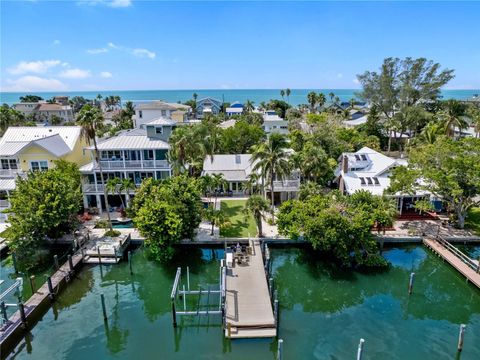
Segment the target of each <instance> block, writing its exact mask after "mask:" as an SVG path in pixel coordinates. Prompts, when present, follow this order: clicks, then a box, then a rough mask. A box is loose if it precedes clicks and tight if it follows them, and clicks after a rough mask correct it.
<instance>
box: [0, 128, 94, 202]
mask: <svg viewBox="0 0 480 360" xmlns="http://www.w3.org/2000/svg"><path fill="white" fill-rule="evenodd" d="M80 134H81V128H80V127H79V126H41V127H40V126H28V127H22V126H19V127H9V128H8V129H7V131H6V132H5V134H4V135H3V137H2V138H1V139H0V162H1V165H0V166H1V169H0V199H1V201H0V207H1V208H3V209H5V208H8V207H9V203H8V196H9V195H10V191H12V190H14V189H15V179H16V177H17V176H24V175H25V173H26V172H28V171H31V170H33V171H37V170H46V169H49V168H51V167H53V166H55V160H59V159H64V160H67V161H71V162H74V163H76V164H78V165H79V166H81V165H83V164H86V163H87V162H88V161H89V156H87V155H85V154H84V152H83V148H84V147H85V146H86V142H85V141H84V140H83V138H82V137H81V136H80Z"/></svg>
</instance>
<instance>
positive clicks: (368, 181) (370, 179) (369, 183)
mask: <svg viewBox="0 0 480 360" xmlns="http://www.w3.org/2000/svg"><path fill="white" fill-rule="evenodd" d="M366 179H367V183H368V185H373V182H372V178H369V177H367V178H366Z"/></svg>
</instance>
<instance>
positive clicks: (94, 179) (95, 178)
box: [93, 169, 98, 191]
mask: <svg viewBox="0 0 480 360" xmlns="http://www.w3.org/2000/svg"><path fill="white" fill-rule="evenodd" d="M93 181H94V182H95V191H98V188H97V173H96V172H95V169H94V170H93Z"/></svg>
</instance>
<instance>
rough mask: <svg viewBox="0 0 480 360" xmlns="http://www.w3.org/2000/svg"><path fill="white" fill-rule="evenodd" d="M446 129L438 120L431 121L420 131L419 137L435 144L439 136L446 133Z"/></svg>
mask: <svg viewBox="0 0 480 360" xmlns="http://www.w3.org/2000/svg"><path fill="white" fill-rule="evenodd" d="M444 132H445V130H444V127H443V126H442V124H440V123H438V122H430V123H428V124H427V126H425V127H424V128H423V130H422V132H421V133H420V136H419V139H420V140H421V141H423V142H424V143H426V144H434V143H435V141H437V138H438V136H440V135H442V134H444Z"/></svg>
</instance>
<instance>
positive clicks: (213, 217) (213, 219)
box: [204, 205, 229, 236]
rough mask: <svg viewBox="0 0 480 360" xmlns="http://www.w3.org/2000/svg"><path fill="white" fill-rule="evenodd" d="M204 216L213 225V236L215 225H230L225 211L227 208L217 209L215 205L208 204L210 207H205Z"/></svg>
mask: <svg viewBox="0 0 480 360" xmlns="http://www.w3.org/2000/svg"><path fill="white" fill-rule="evenodd" d="M204 217H205V219H207V220H208V221H210V223H211V225H212V231H211V233H210V235H211V236H213V235H214V230H215V225H217V226H218V227H223V226H226V225H228V223H229V219H228V216H227V214H226V213H225V210H222V209H216V208H215V207H213V206H211V205H210V206H208V208H206V209H205V211H204Z"/></svg>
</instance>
